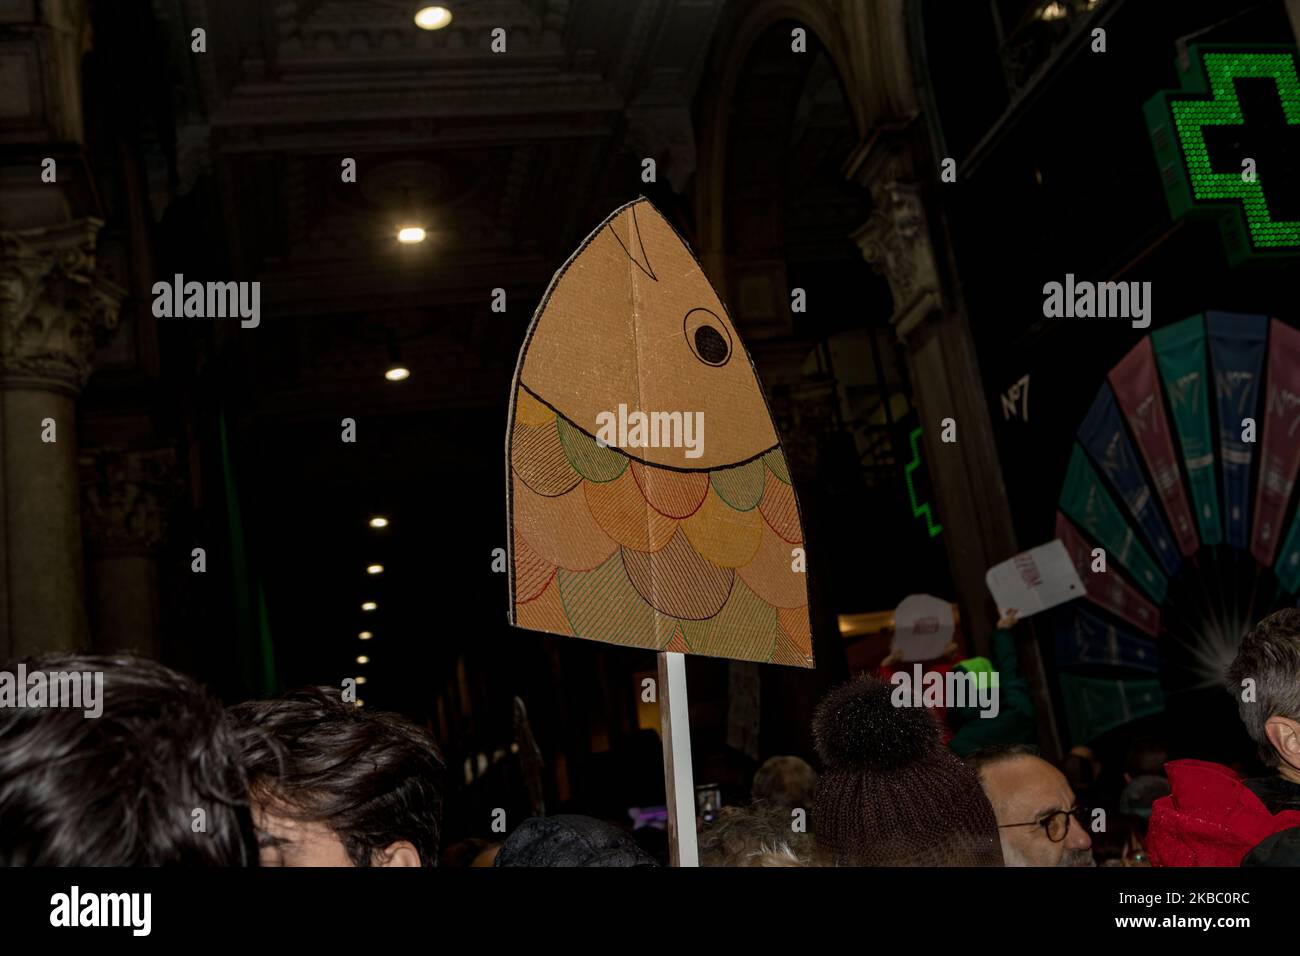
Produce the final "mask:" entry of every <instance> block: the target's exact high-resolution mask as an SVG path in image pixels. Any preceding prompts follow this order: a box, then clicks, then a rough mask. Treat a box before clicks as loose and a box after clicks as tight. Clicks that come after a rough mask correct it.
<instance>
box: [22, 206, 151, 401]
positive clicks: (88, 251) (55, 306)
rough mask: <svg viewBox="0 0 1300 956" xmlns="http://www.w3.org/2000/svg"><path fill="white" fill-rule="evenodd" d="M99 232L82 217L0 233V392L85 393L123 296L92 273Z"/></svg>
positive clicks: (95, 222) (98, 224)
mask: <svg viewBox="0 0 1300 956" xmlns="http://www.w3.org/2000/svg"><path fill="white" fill-rule="evenodd" d="M102 226H103V222H102V221H100V220H98V219H94V218H86V219H77V220H73V221H70V222H65V223H60V224H58V225H54V226H45V227H41V228H37V229H22V230H18V231H14V232H0V388H39V389H52V390H55V391H64V392H68V393H71V394H72V395H76V394H78V393H79V392H80V391H81V389H82V388H83V387H84V386H85V384H86V380H87V379H88V378H89V377H90V373H91V370H92V366H91V359H92V357H93V356H94V352H95V345H96V343H97V341H98V340H102V339H103V338H104V337H106V336H107V335H108V333H110V332H111V331H112V330H113V329H115V328H116V327H117V322H118V314H119V310H120V308H121V303H122V299H123V297H124V296H125V294H126V293H125V292H124V290H122V289H121V288H119V287H118V286H116V285H115V284H113V283H112V282H110V281H108V280H107V279H105V278H104V277H103V276H102V275H101V274H100V272H99V270H98V269H97V268H96V265H95V237H96V236H97V235H98V233H99V230H100V228H101V227H102Z"/></svg>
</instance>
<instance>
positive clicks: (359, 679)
mask: <svg viewBox="0 0 1300 956" xmlns="http://www.w3.org/2000/svg"><path fill="white" fill-rule="evenodd" d="M353 680H355V681H356V682H357V683H358V684H364V683H365V682H366V677H365V675H364V674H358V675H357V676H356V677H355V678H353Z"/></svg>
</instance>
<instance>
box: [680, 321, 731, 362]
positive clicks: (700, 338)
mask: <svg viewBox="0 0 1300 956" xmlns="http://www.w3.org/2000/svg"><path fill="white" fill-rule="evenodd" d="M682 331H683V332H685V333H686V344H687V345H688V346H690V349H691V351H692V352H693V353H694V354H695V357H696V358H697V359H699V360H700V361H701V362H703V363H704V364H705V365H713V366H721V365H726V364H727V360H728V359H730V358H731V333H729V332H728V331H727V327H726V326H725V325H723V323H722V320H721V319H720V318H718V317H717V315H715V314H714V313H712V312H710V311H709V310H708V309H691V311H689V312H687V313H686V320H685V322H683V323H682Z"/></svg>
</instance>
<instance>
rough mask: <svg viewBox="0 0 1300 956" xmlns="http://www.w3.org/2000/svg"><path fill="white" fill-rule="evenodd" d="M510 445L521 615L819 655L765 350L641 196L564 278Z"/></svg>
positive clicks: (527, 365)
mask: <svg viewBox="0 0 1300 956" xmlns="http://www.w3.org/2000/svg"><path fill="white" fill-rule="evenodd" d="M706 426H707V428H706ZM507 458H508V463H507V474H506V480H507V489H508V495H509V501H508V519H509V526H510V535H509V538H508V540H509V542H510V591H511V604H510V620H511V623H513V624H516V625H518V626H520V627H525V628H529V629H532V630H536V631H546V632H549V633H553V634H564V635H572V636H574V637H582V638H587V639H590V640H596V641H606V642H609V643H613V644H623V645H628V646H632V647H646V648H653V649H655V650H659V651H667V652H680V653H691V654H706V655H711V656H715V657H730V658H736V659H739V660H753V661H766V662H772V663H778V664H791V665H796V666H799V667H812V666H813V654H812V631H811V627H810V622H809V617H808V585H807V575H806V574H805V573H804V560H805V557H804V551H803V528H802V524H801V521H800V517H799V506H798V502H797V500H796V498H795V492H794V488H793V487H792V485H791V482H790V471H789V469H788V467H787V466H786V460H785V456H784V454H782V451H781V445H780V441H779V440H778V438H777V433H776V428H775V427H774V426H773V424H772V417H771V414H770V412H769V410H768V407H767V402H766V400H765V399H764V397H763V392H762V390H761V389H760V387H759V383H758V378H757V376H756V375H755V372H754V366H753V363H752V361H751V360H750V358H749V355H748V354H747V353H746V351H745V348H744V346H743V345H742V344H741V341H740V336H739V335H738V334H737V332H736V329H735V327H734V326H733V325H732V323H731V320H730V319H729V318H728V316H727V311H726V309H725V308H724V307H723V305H722V302H721V301H720V300H719V299H718V296H717V293H716V292H714V290H713V287H712V286H711V285H710V284H709V280H708V279H707V278H706V277H705V275H704V272H703V270H702V269H701V268H700V265H699V262H698V261H696V259H695V257H694V255H692V253H691V250H690V249H689V248H688V247H687V245H686V243H685V242H684V241H683V240H682V238H681V237H680V236H679V235H678V234H677V232H676V231H675V230H674V229H673V227H672V226H671V225H669V224H668V222H667V220H665V219H664V218H663V216H662V215H660V214H659V212H658V211H657V210H656V209H655V208H654V207H653V206H652V205H651V204H650V203H649V202H648V201H646V200H645V199H639V200H637V201H635V202H632V203H629V204H627V205H625V206H623V207H621V208H619V209H617V210H615V211H614V213H613V214H611V215H610V216H609V218H608V219H606V220H605V221H604V222H602V223H601V224H600V225H599V226H598V227H597V228H596V229H595V231H594V232H592V233H591V235H589V236H588V237H587V238H586V239H585V240H584V241H583V243H582V245H581V246H580V247H579V248H578V250H577V252H575V253H574V254H573V256H572V257H570V259H569V260H568V261H567V262H566V263H565V264H564V266H562V267H561V269H560V271H559V272H557V273H556V275H555V277H554V278H553V279H552V280H551V284H550V286H549V287H548V288H547V290H546V294H545V295H544V296H543V298H542V301H541V304H540V305H539V307H538V309H537V313H536V314H535V315H534V317H533V321H532V324H531V325H530V326H529V329H528V334H527V337H526V339H525V341H524V346H523V349H522V351H521V353H520V355H519V364H518V366H517V368H516V369H515V379H514V393H513V400H512V401H511V406H510V422H509V427H508V433H507ZM681 729H684V728H681Z"/></svg>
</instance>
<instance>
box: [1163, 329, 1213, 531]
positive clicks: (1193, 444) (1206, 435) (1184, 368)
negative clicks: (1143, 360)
mask: <svg viewBox="0 0 1300 956" xmlns="http://www.w3.org/2000/svg"><path fill="white" fill-rule="evenodd" d="M1151 341H1152V344H1153V346H1154V348H1155V353H1156V364H1157V365H1158V366H1159V367H1160V375H1161V377H1162V378H1164V380H1165V391H1166V393H1168V395H1169V408H1170V411H1171V412H1172V413H1173V416H1174V427H1175V428H1176V429H1178V441H1179V443H1180V444H1181V445H1182V446H1183V466H1184V467H1185V468H1186V469H1187V481H1188V483H1189V484H1191V486H1192V503H1193V504H1194V505H1195V506H1196V520H1197V523H1198V525H1199V527H1200V531H1201V542H1202V543H1203V544H1208V545H1216V544H1221V543H1222V542H1223V529H1222V528H1221V527H1220V525H1219V492H1218V489H1217V488H1216V487H1215V484H1214V437H1213V433H1212V432H1211V430H1210V394H1209V378H1208V376H1207V375H1206V373H1205V323H1204V321H1203V320H1202V318H1201V316H1199V315H1196V316H1193V317H1192V318H1190V319H1184V320H1183V321H1181V322H1177V323H1175V324H1174V325H1170V326H1167V327H1165V328H1163V329H1160V330H1159V331H1158V332H1153V333H1152V335H1151Z"/></svg>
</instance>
